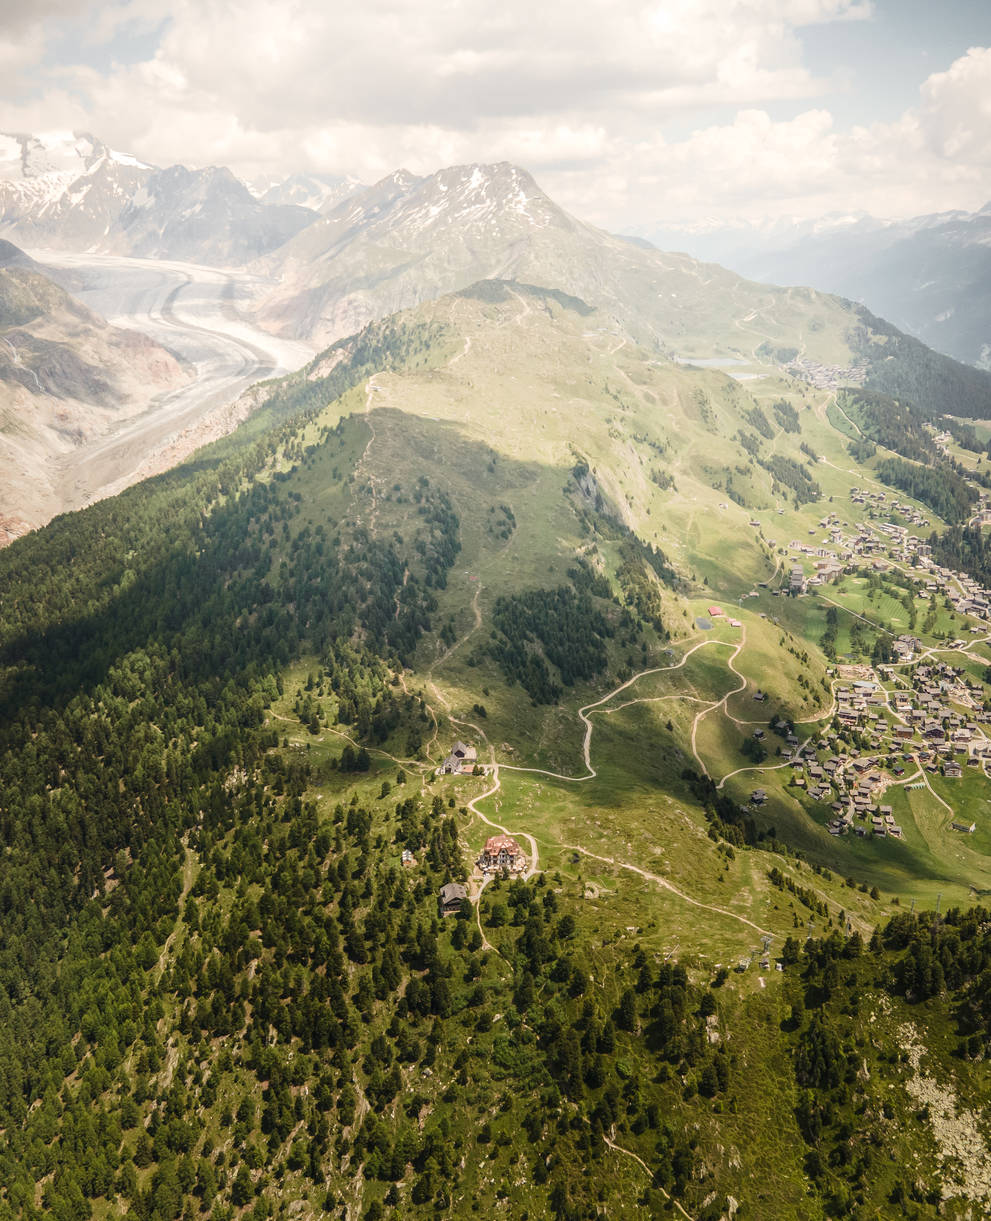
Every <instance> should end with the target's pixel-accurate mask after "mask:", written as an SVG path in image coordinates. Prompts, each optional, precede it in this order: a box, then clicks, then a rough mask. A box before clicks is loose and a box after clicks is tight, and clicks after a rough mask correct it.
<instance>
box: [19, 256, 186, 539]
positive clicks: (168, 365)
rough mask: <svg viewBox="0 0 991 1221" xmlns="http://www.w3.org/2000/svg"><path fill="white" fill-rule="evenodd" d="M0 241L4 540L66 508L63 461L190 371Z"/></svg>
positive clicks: (143, 337)
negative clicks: (91, 308)
mask: <svg viewBox="0 0 991 1221" xmlns="http://www.w3.org/2000/svg"><path fill="white" fill-rule="evenodd" d="M36 267H37V264H35V263H33V261H32V260H31V259H29V258H27V256H25V255H23V254H22V253H21V252H20V251H18V250H17V248H16V247H13V246H11V244H10V243H8V242H3V243H0V487H2V488H3V497H2V500H0V544H5V543H7V542H10V541H11V539H13V538H15V537H17V536H18V535H19V534H23V533H25V532H26V531H27V530H28V529H31V528H32V527H34V526H37V525H40V524H42V523H43V522H45V521H47V520H48V519H49V518H50V517H52V516H53V515H54V514H55V513H58V512H60V511H61V510H62V509H64V508H65V507H66V504H65V501H64V499H63V495H62V491H61V488H60V483H61V468H60V463H61V460H62V459H63V458H64V457H65V456H67V455H69V454H71V452H72V450H73V449H74V448H75V447H76V446H78V445H81V444H83V443H84V442H86V441H89V440H92V439H93V438H95V437H98V436H100V435H102V434H103V433H105V432H107V431H108V430H109V429H110V428H112V427H114V426H115V425H116V424H117V423H118V422H119V421H120V420H123V419H126V418H128V417H129V416H132V415H134V414H135V413H136V412H139V411H142V410H144V409H145V408H146V407H147V406H148V405H149V404H150V402H151V401H152V399H153V398H154V397H155V396H156V395H157V394H161V393H163V392H166V391H169V390H172V389H174V388H176V387H178V386H179V385H182V384H183V383H184V382H185V380H186V378H187V373H186V371H185V370H184V369H183V368H182V366H181V365H180V364H179V362H178V361H177V360H176V359H175V357H173V356H172V355H171V354H170V353H169V352H167V351H166V350H165V349H164V348H163V347H161V346H160V345H159V344H157V343H155V342H154V341H153V340H151V339H149V338H148V337H147V336H145V335H140V334H138V333H137V332H135V331H125V330H120V329H118V328H116V327H112V326H109V325H108V324H107V323H106V322H104V320H103V319H102V318H99V317H98V316H97V315H95V314H93V313H91V312H90V311H89V310H87V309H86V308H84V307H83V306H82V305H80V304H79V302H77V301H75V300H73V298H72V297H70V296H69V295H68V294H67V293H66V292H65V291H64V290H63V289H61V288H60V287H59V286H58V285H56V284H55V283H53V282H52V281H51V280H50V279H48V278H47V277H46V276H44V275H41V274H39V272H38V271H37V270H35V268H36Z"/></svg>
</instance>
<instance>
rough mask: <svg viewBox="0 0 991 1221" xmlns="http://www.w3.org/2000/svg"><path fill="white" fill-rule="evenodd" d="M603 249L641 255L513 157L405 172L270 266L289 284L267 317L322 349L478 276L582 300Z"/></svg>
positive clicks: (269, 305) (363, 195)
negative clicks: (526, 283)
mask: <svg viewBox="0 0 991 1221" xmlns="http://www.w3.org/2000/svg"><path fill="white" fill-rule="evenodd" d="M603 244H605V245H606V246H608V248H609V252H610V257H615V258H618V259H619V261H620V262H622V261H623V260H624V259H625V258H626V257H627V253H628V252H630V251H632V249H633V248H632V247H630V246H629V245H628V244H627V243H624V242H622V241H620V240H619V239H616V238H611V237H609V236H608V235H607V234H603V233H600V231H599V230H595V229H592V228H590V227H589V226H587V225H584V224H582V223H581V222H580V221H577V220H575V219H574V218H573V217H571V216H569V215H568V214H567V213H566V212H564V211H563V210H562V209H561V208H559V207H558V206H557V205H556V204H555V203H553V202H552V201H551V200H550V199H549V198H548V197H547V196H546V195H545V194H544V192H543V191H542V190H541V189H540V187H538V186H537V184H536V182H535V181H534V180H533V178H532V177H531V176H530V175H529V174H528V173H527V172H526V171H525V170H522V169H520V168H519V167H517V166H514V165H510V164H508V163H507V162H502V163H499V164H497V165H464V166H452V167H449V168H447V169H443V170H440V171H438V172H437V173H436V174H431V175H429V176H428V177H422V178H421V177H417V176H416V175H414V174H411V173H409V172H408V171H406V170H398V171H396V172H395V173H393V174H390V175H388V176H387V177H386V178H383V179H382V180H381V181H380V182H377V183H375V185H374V186H370V187H367V188H365V189H364V190H361V191H358V192H357V193H356V194H354V195H352V196H351V197H350V198H349V199H346V200H345V201H344V202H343V203H341V204H339V205H338V206H337V207H336V208H334V209H333V210H331V211H330V212H329V213H328V214H327V215H326V216H325V217H324V218H323V219H322V220H318V221H317V222H316V223H315V224H313V225H310V226H309V227H308V228H307V229H305V230H303V231H302V232H301V233H300V234H299V235H298V236H296V237H295V238H293V240H292V241H290V242H288V243H286V245H285V246H284V247H283V248H282V249H280V250H278V251H276V252H275V253H274V254H273V255H272V256H271V257H270V258H269V259H266V260H263V264H262V266H263V269H264V270H265V271H266V272H267V273H268V274H270V275H273V276H275V277H276V278H278V279H279V281H280V287H279V289H278V290H277V291H276V292H275V293H274V294H273V295H272V296H271V297H270V298H269V299H268V300H267V301H266V302H265V304H264V306H263V310H262V318H263V319H264V320H265V321H267V323H269V324H270V325H274V326H278V327H280V329H284V330H286V331H287V332H289V333H292V334H296V335H301V336H307V337H310V338H313V339H315V340H317V341H318V342H324V341H330V340H333V339H335V338H338V337H339V336H341V335H345V334H350V333H351V332H353V331H355V330H357V329H359V328H360V327H361V326H363V325H364V324H365V323H366V322H368V321H370V320H371V319H372V318H379V317H383V316H384V315H386V314H389V313H392V312H394V311H395V310H398V309H405V308H407V307H408V306H411V305H415V304H417V303H419V302H420V301H424V300H427V299H429V298H431V297H434V296H438V295H440V294H442V293H445V292H450V291H452V290H456V289H459V288H463V287H466V286H467V285H469V284H472V283H474V282H475V281H477V280H480V279H486V278H493V277H510V278H516V279H521V280H527V279H529V280H532V282H534V283H541V284H543V283H546V284H550V285H551V286H553V287H560V286H563V287H565V289H566V290H567V291H574V292H576V293H577V294H579V295H580V290H581V289H582V288H585V289H592V288H593V287H594V283H595V282H597V281H599V280H601V278H602V277H601V274H600V272H599V271H597V270H596V258H597V256H596V252H598V256H599V257H601V256H602V255H603V253H604V251H603ZM598 296H600V297H601V293H600V294H598Z"/></svg>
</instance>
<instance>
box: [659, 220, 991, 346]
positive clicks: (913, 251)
mask: <svg viewBox="0 0 991 1221" xmlns="http://www.w3.org/2000/svg"><path fill="white" fill-rule="evenodd" d="M651 237H652V239H653V240H654V242H656V243H658V244H660V245H663V246H665V247H671V248H676V249H684V250H687V251H689V252H690V253H691V254H693V255H695V256H696V257H699V258H712V259H716V260H718V261H719V262H721V263H724V264H726V265H727V266H729V267H732V268H733V269H734V270H735V271H738V272H740V273H741V274H742V275H745V276H750V277H752V278H754V279H757V280H763V281H766V282H769V283H774V284H814V285H815V287H816V288H820V289H823V290H825V291H828V292H835V293H841V294H842V295H843V296H846V297H850V298H852V299H854V300H856V301H862V302H863V303H864V304H865V305H867V306H868V307H869V308H870V309H871V310H872V311H873V312H874V313H876V314H881V315H883V316H884V317H885V318H887V319H889V320H890V321H891V322H893V323H894V324H895V325H896V326H898V327H900V328H901V329H902V330H904V331H907V332H909V333H910V334H912V335H915V336H917V337H918V338H919V339H922V340H923V341H924V342H925V343H927V344H929V345H930V346H931V347H933V348H936V349H937V350H938V351H940V352H945V353H947V355H949V356H953V357H955V358H956V359H957V360H962V361H966V362H967V363H968V364H974V365H978V366H980V367H983V368H989V367H991V292H989V288H991V204H988V205H986V206H985V207H983V208H981V209H980V211H978V212H941V213H937V214H935V215H931V216H918V217H913V218H912V219H909V220H899V221H883V220H878V219H876V218H874V217H871V216H866V215H854V216H838V217H825V218H822V219H821V220H818V221H815V222H803V223H794V224H789V223H783V222H779V223H776V224H774V225H770V226H741V227H736V228H713V229H708V230H705V229H699V230H695V231H691V230H687V229H682V230H677V229H662V230H658V231H656V232H655V233H653V234H652V235H651Z"/></svg>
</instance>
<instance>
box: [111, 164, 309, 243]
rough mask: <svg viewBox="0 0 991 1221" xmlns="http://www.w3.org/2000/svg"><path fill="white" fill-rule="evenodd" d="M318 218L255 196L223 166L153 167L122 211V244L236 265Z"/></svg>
mask: <svg viewBox="0 0 991 1221" xmlns="http://www.w3.org/2000/svg"><path fill="white" fill-rule="evenodd" d="M316 219H317V214H316V213H315V212H313V211H311V210H310V209H308V208H300V207H296V206H295V205H293V204H288V205H269V204H265V203H262V202H260V201H259V200H257V199H255V198H254V197H253V196H252V194H251V192H250V191H249V190H248V188H247V187H246V186H245V185H244V184H243V183H242V182H240V181H238V179H237V178H235V177H234V175H233V174H232V173H231V172H230V170H227V169H217V168H210V169H205V170H188V169H186V168H185V166H181V165H174V166H172V167H171V168H170V169H167V170H155V171H154V172H153V173H151V174H150V175H149V176H148V177H147V178H146V179H145V181H144V182H143V183H142V185H141V187H140V188H139V189H138V190H137V191H136V192H135V193H134V195H133V196H132V197H131V199H130V200H128V202H127V204H126V205H125V206H124V208H123V209H122V210H121V213H120V216H119V218H118V232H119V236H120V240H121V242H122V244H123V248H124V249H125V250H126V251H127V252H128V253H129V254H134V255H138V256H139V257H144V258H174V259H184V260H187V261H190V262H199V263H207V264H216V265H218V266H236V265H240V264H242V263H246V262H248V261H250V260H251V259H255V258H258V257H259V256H260V255H263V254H267V253H268V252H269V251H271V250H275V249H276V248H277V247H279V246H281V245H282V244H283V243H284V242H286V241H288V239H289V238H291V237H293V236H294V235H295V234H296V233H298V232H299V231H300V229H304V228H305V227H306V226H307V225H309V224H311V223H312V222H313V221H315V220H316Z"/></svg>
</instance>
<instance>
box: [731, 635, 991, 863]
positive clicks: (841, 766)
mask: <svg viewBox="0 0 991 1221" xmlns="http://www.w3.org/2000/svg"><path fill="white" fill-rule="evenodd" d="M900 640H901V641H902V642H904V644H905V646H906V647H913V648H918V647H919V642H918V640H916V639H913V638H911V637H902V638H900ZM878 675H879V676H880V678H881V679H883V680H884V682H887V683H888V687H885V686H884V685H883V683H882V681H880V680H879V677H878ZM834 690H835V695H836V709H835V720H836V722H837V723H838V724H839V726H840V727H841V728H843V729H851V730H856V731H857V734H858V742H859V743H860V744H861V746H862V749H858V748H854V747H849V746H847V745H846V744H845V743H843V742H842V740H841V739H840V737H839V734H838V733H837V732H836V731H834V730H830V731H828V732H826V733H825V734H823V735H821V736H820V737H819V738H818V739H810V740H809V741H808V742H806V743H805V744H804V745H801V744H799V742H798V739H797V737H796V736H795V735H794V734H789V735H788V736H787V738H786V744H787V746H788V747H789V750H790V751H791V752H792V753H791V757H790V759H789V763H790V766H791V773H792V774H791V781H790V783H791V786H792V787H793V788H797V789H804V790H805V791H806V792H807V793H808V795H809V797H810V798H811V799H812V800H813V801H816V802H820V803H829V804H830V805H831V808H832V818H831V819H830V821H829V823H828V824H827V829H828V830H829V832H830V833H831V834H832V835H844V834H846V833H847V832H849V831H852V832H853V833H854V834H856V835H861V836H867V835H875V836H890V837H891V838H893V839H900V838H901V835H902V830H901V827H900V826H898V824H897V823H896V822H895V820H894V815H893V812H892V807H891V806H890V805H884V804H882V798H883V795H884V792H885V790H886V789H887V788H888V786H890V785H891V784H893V783H899V782H901V783H904V781H903V780H902V778H903V777H906V775H907V773H908V772H909V769H911V775H910V776H909V777H908V778H911V776H915V775H918V774H919V773H920V771H921V770H922V769H925V771H927V772H929V773H931V774H937V773H941V774H942V775H943V776H944V777H945V778H946V779H948V780H955V779H959V778H960V777H961V776H962V775H963V771H964V768H965V767H966V768H974V769H977V768H980V769H982V770H983V771H984V772H985V774H987V763H988V761H989V760H991V738H989V737H988V736H987V733H986V731H985V727H986V726H988V725H991V715H989V714H988V713H986V712H985V711H984V709H983V693H982V688H981V687H980V685H979V684H978V683H976V682H974V681H973V680H972V679H970V678H968V676H967V675H966V672H965V671H963V670H960V669H957V668H955V667H953V666H951V665H948V664H947V663H945V662H942V661H932V662H929V661H927V662H926V663H924V664H918V665H915V666H914V667H911V668H907V669H905V671H904V673H902V672H901V667H900V666H899V665H898V664H895V665H892V666H880V667H878V671H877V674H875V672H874V671H873V670H872V669H871V668H870V667H869V666H839V667H838V668H837V682H836V685H835V688H834ZM962 710H963V711H962ZM966 713H969V715H966ZM750 800H751V803H752V804H753V805H755V806H759V805H763V804H764V802H765V801H766V800H767V794H766V792H765V791H764V790H763V789H755V790H754V791H753V792H752V793H751V795H750ZM954 829H956V830H962V831H968V830H972V829H973V828H972V826H971V825H969V824H968V825H964V824H960V825H959V826H957V824H956V823H954Z"/></svg>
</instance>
